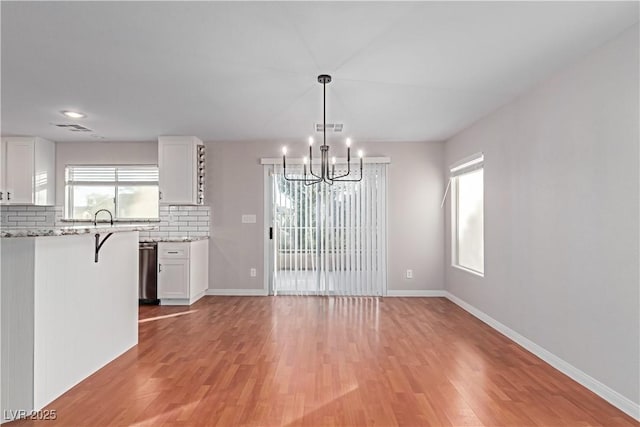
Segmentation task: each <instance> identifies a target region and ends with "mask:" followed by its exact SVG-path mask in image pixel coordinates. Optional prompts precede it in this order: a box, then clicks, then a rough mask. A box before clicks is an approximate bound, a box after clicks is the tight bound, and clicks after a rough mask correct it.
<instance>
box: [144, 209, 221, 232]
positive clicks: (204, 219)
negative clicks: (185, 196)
mask: <svg viewBox="0 0 640 427" xmlns="http://www.w3.org/2000/svg"><path fill="white" fill-rule="evenodd" d="M209 213H210V208H209V206H160V222H159V223H158V227H159V230H157V231H141V232H140V237H142V238H162V237H208V236H209V230H210V229H209V226H210V223H209V220H210V217H209Z"/></svg>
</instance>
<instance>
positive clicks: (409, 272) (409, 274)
mask: <svg viewBox="0 0 640 427" xmlns="http://www.w3.org/2000/svg"><path fill="white" fill-rule="evenodd" d="M407 279H413V270H407Z"/></svg>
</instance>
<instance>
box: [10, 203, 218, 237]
mask: <svg viewBox="0 0 640 427" xmlns="http://www.w3.org/2000/svg"><path fill="white" fill-rule="evenodd" d="M210 212H211V211H210V208H209V206H160V222H154V223H152V224H154V225H158V228H159V229H158V230H154V231H141V232H140V237H142V238H162V237H208V236H209V232H210V228H209V227H210V222H209V220H210V219H211V218H210ZM63 218H64V209H63V207H62V206H26V205H11V206H6V205H1V206H0V227H56V226H60V227H64V226H69V225H72V224H71V223H69V222H62V219H63ZM172 220H173V221H172ZM120 223H122V222H120Z"/></svg>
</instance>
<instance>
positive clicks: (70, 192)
mask: <svg viewBox="0 0 640 427" xmlns="http://www.w3.org/2000/svg"><path fill="white" fill-rule="evenodd" d="M158 192H159V187H158V167H157V166H155V165H154V166H131V165H126V166H104V165H100V166H67V167H66V168H65V218H67V219H76V220H93V217H94V214H95V212H96V211H98V210H100V209H108V210H109V211H111V213H112V214H113V218H114V219H124V220H131V219H158V214H159V212H158V211H159V206H158V203H159V201H158V200H159V197H158Z"/></svg>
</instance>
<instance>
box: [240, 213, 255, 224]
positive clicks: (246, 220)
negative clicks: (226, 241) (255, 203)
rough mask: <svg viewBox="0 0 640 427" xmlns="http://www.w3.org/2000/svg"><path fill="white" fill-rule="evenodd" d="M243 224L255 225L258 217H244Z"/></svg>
mask: <svg viewBox="0 0 640 427" xmlns="http://www.w3.org/2000/svg"><path fill="white" fill-rule="evenodd" d="M242 223H243V224H255V223H256V216H255V215H242Z"/></svg>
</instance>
